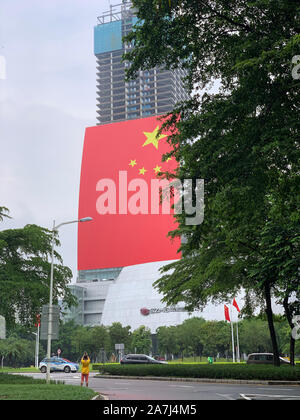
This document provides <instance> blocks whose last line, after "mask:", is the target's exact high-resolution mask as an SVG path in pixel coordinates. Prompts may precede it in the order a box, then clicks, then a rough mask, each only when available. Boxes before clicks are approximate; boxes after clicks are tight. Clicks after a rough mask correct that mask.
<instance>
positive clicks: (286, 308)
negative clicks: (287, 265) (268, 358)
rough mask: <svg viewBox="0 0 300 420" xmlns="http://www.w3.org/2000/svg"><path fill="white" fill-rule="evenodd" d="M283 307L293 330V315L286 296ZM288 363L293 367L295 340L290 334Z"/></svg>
mask: <svg viewBox="0 0 300 420" xmlns="http://www.w3.org/2000/svg"><path fill="white" fill-rule="evenodd" d="M283 307H284V311H285V316H286V318H287V320H288V323H289V326H290V327H291V330H292V329H293V328H294V324H293V315H292V312H291V311H290V307H289V298H288V296H286V297H285V298H284V299H283ZM290 362H291V366H295V339H294V338H293V336H292V334H291V338H290Z"/></svg>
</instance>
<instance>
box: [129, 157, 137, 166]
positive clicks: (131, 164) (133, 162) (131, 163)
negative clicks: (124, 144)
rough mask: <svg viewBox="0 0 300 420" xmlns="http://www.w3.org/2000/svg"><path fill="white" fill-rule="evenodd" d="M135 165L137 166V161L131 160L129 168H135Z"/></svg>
mask: <svg viewBox="0 0 300 420" xmlns="http://www.w3.org/2000/svg"><path fill="white" fill-rule="evenodd" d="M135 165H137V163H136V159H135V160H131V161H130V163H129V166H131V167H132V168H133V167H134V166H135Z"/></svg>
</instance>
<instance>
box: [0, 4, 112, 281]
mask: <svg viewBox="0 0 300 420" xmlns="http://www.w3.org/2000/svg"><path fill="white" fill-rule="evenodd" d="M114 3H119V1H116V2H113V1H112V4H114ZM109 4H110V1H109V0H42V1H41V0H1V2H0V56H3V57H5V61H6V79H5V80H2V79H1V78H0V141H1V148H0V206H6V207H8V208H9V209H10V214H11V216H12V217H13V219H11V220H7V221H5V222H4V223H2V224H1V226H0V229H1V230H2V229H10V228H18V227H23V226H25V225H26V224H32V223H34V224H38V225H41V226H44V227H47V228H49V229H51V228H52V223H53V220H54V219H55V220H56V222H57V223H61V222H64V221H69V220H74V219H77V213H78V194H79V180H80V166H81V155H82V148H83V140H84V131H85V128H86V127H87V126H93V125H95V122H96V60H95V57H94V55H93V27H94V25H96V23H97V16H99V15H101V14H102V12H104V11H106V10H108V9H109ZM60 240H61V245H62V246H61V248H60V249H59V250H58V251H59V252H60V253H61V255H62V256H63V259H64V264H65V265H67V266H69V267H70V268H71V269H72V271H73V277H74V278H73V281H75V279H76V275H77V227H76V224H74V225H68V226H63V227H62V228H61V229H60Z"/></svg>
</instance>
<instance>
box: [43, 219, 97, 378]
mask: <svg viewBox="0 0 300 420" xmlns="http://www.w3.org/2000/svg"><path fill="white" fill-rule="evenodd" d="M92 220H93V219H92V217H84V218H82V219H79V220H72V221H71V222H64V223H60V224H59V225H57V226H55V220H54V221H53V228H52V247H51V271H50V296H49V316H48V334H47V375H46V382H47V384H49V383H50V357H51V337H52V309H53V308H52V302H53V272H54V239H55V232H57V230H58V228H60V227H61V226H63V225H69V224H71V223H81V222H90V221H92Z"/></svg>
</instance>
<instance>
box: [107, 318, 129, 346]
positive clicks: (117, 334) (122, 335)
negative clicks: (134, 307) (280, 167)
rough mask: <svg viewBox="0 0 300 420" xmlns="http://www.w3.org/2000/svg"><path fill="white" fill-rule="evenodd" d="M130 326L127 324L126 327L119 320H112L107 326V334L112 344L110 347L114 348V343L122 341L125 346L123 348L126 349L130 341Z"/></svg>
mask: <svg viewBox="0 0 300 420" xmlns="http://www.w3.org/2000/svg"><path fill="white" fill-rule="evenodd" d="M130 329H131V327H130V326H129V325H127V326H126V327H123V326H122V324H121V323H120V322H114V323H113V324H112V325H111V326H110V327H109V328H108V331H109V335H110V340H111V344H112V346H113V347H112V349H114V346H115V344H120V343H123V344H124V346H125V349H128V348H129V347H130V342H131V332H130Z"/></svg>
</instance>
